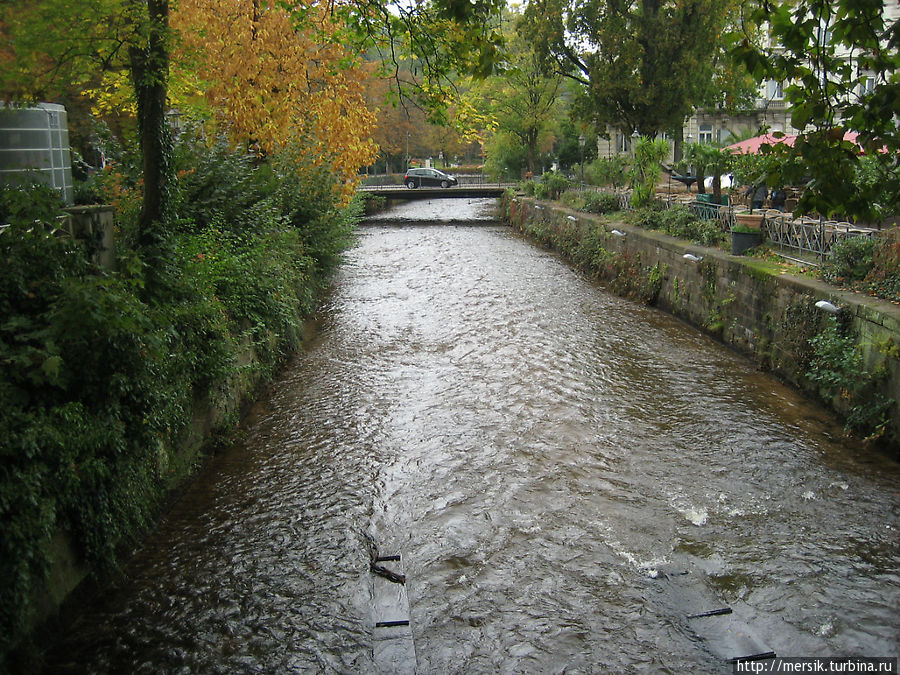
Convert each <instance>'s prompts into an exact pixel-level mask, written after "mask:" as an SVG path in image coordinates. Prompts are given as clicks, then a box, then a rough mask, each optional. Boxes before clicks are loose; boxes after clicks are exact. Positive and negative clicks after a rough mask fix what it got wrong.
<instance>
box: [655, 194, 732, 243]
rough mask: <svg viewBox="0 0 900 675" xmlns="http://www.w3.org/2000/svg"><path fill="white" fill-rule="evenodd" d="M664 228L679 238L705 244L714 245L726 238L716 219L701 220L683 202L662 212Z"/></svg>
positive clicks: (661, 217)
mask: <svg viewBox="0 0 900 675" xmlns="http://www.w3.org/2000/svg"><path fill="white" fill-rule="evenodd" d="M659 220H660V224H661V228H660V229H662V230H664V231H665V232H666V233H668V234H671V235H672V236H673V237H678V238H679V239H687V240H689V241H694V242H697V243H699V244H702V245H704V246H714V245H716V244H718V243H719V242H721V241H724V239H725V238H726V233H725V232H724V231H723V230H722V228H720V227H719V225H718V224H717V222H716V221H709V220H699V219H698V218H697V217H696V216H695V215H694V214H693V213H691V211H690V209H688V208H687V207H686V206H684V205H682V204H678V205H676V206H673V207H672V208H670V209H668V210H666V211H662V212H660V217H659Z"/></svg>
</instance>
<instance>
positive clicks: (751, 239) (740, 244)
mask: <svg viewBox="0 0 900 675" xmlns="http://www.w3.org/2000/svg"><path fill="white" fill-rule="evenodd" d="M759 235H760V232H759V230H752V229H748V230H745V231H737V232H735V231H734V230H732V231H731V255H743V254H744V252H745V251H747V250H748V249H751V248H753V247H754V246H758V245H759V241H760V236H759Z"/></svg>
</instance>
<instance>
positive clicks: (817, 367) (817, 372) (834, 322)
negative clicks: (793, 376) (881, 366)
mask: <svg viewBox="0 0 900 675" xmlns="http://www.w3.org/2000/svg"><path fill="white" fill-rule="evenodd" d="M809 344H810V346H811V348H812V356H811V358H810V360H809V367H808V369H807V372H806V375H807V377H809V379H810V380H812V381H813V382H815V383H816V384H818V385H819V388H820V391H821V393H822V394H823V395H824V396H825V397H826V398H835V397H838V398H840V399H842V400H843V401H845V402H846V404H847V409H848V411H849V412H848V414H847V427H848V429H850V430H853V431H856V432H859V433H861V434H863V435H864V436H866V437H867V438H869V439H876V438H880V437H881V436H882V435H884V434H885V433H886V431H887V429H888V425H889V423H890V417H889V415H890V411H891V409H892V408H893V406H894V405H895V400H894V399H892V398H888V397H886V396H884V395H882V394H881V393H879V392H877V391H875V385H876V383H877V382H878V380H879V378H880V376H881V374H878V373H876V374H873V373H870V372H869V371H867V370H866V368H865V364H864V362H863V355H862V352H861V351H860V349H859V346H858V344H857V338H856V337H855V336H854V335H852V334H851V333H850V331H849V329H848V328H846V327H844V326H843V325H842V324H841V323H840V322H839V321H838V319H837V318H835V317H830V318H829V320H828V325H827V326H826V327H825V329H824V330H822V331H821V332H820V333H819V334H818V335H815V336H813V337H812V338H811V339H810V340H809Z"/></svg>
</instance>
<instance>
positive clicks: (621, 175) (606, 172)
mask: <svg viewBox="0 0 900 675" xmlns="http://www.w3.org/2000/svg"><path fill="white" fill-rule="evenodd" d="M585 174H586V177H587V180H588V182H589V183H590V184H592V185H608V186H611V187H613V188H620V187H622V186H624V185H625V182H626V180H627V179H628V158H627V157H626V156H625V155H614V156H612V157H599V158H597V159H596V160H594V161H593V162H591V163H590V164H589V165H588V167H587V170H586V172H585Z"/></svg>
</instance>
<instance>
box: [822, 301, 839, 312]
mask: <svg viewBox="0 0 900 675" xmlns="http://www.w3.org/2000/svg"><path fill="white" fill-rule="evenodd" d="M816 307H818V308H819V309H821V310H822V311H823V312H828V313H829V314H840V312H841V308H840V307H838V306H837V305H833V304H831V303H830V302H828V301H827V300H819V301H818V302H817V303H816Z"/></svg>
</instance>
